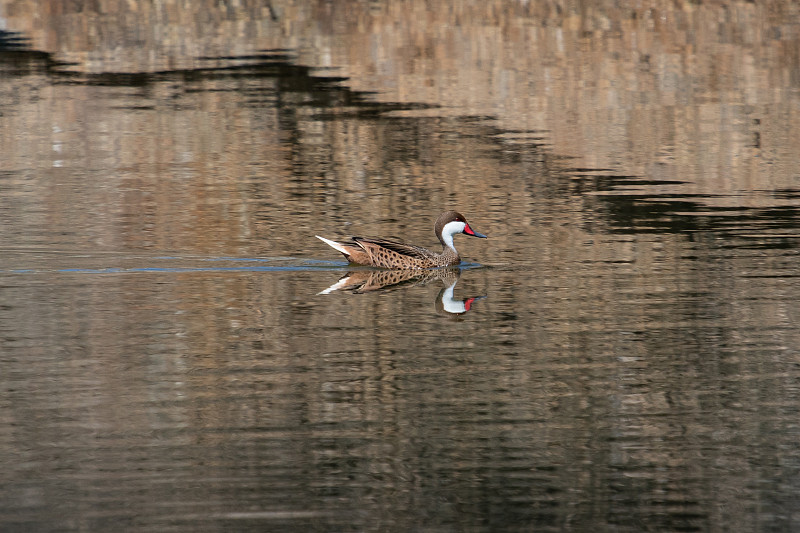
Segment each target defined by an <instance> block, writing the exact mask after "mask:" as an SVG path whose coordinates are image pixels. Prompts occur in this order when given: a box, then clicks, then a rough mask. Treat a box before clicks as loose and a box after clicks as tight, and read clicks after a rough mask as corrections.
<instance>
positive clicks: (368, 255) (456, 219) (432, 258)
mask: <svg viewBox="0 0 800 533" xmlns="http://www.w3.org/2000/svg"><path fill="white" fill-rule="evenodd" d="M434 229H435V231H436V237H438V238H439V242H441V243H442V251H441V253H437V252H434V251H431V250H428V249H427V248H423V247H421V246H413V245H411V244H406V243H404V242H401V241H393V240H389V239H379V238H366V237H353V238H352V239H351V240H350V241H348V242H337V241H333V240H330V239H326V238H325V237H320V236H319V235H316V237H317V238H318V239H320V240H321V241H322V242H324V243H325V244H327V245H328V246H330V247H332V248H334V249H335V250H338V251H339V252H341V253H342V254H343V255H344V256H345V258H346V259H347V260H348V261H349V262H350V263H351V264H355V265H363V266H372V267H378V268H388V269H429V268H440V267H449V266H454V265H458V264H459V263H461V256H459V255H458V251H457V250H456V247H455V245H454V244H453V236H454V235H456V234H457V233H463V234H464V235H469V236H470V237H478V238H479V239H487V238H488V237H487V236H486V235H484V234H482V233H478V232H477V231H475V230H473V229H472V228H471V227H470V225H469V223H468V222H467V219H466V218H464V215H462V214H461V213H459V212H457V211H445V212H444V213H442V214H441V215H439V218H437V219H436V224H435V225H434Z"/></svg>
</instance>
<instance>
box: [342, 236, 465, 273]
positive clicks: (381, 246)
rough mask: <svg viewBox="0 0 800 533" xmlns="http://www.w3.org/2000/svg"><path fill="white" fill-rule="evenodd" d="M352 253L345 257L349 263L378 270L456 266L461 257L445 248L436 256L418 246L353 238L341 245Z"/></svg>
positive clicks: (434, 253)
mask: <svg viewBox="0 0 800 533" xmlns="http://www.w3.org/2000/svg"><path fill="white" fill-rule="evenodd" d="M343 245H344V246H345V247H346V248H347V249H348V251H350V249H352V253H351V254H350V255H349V256H348V257H347V259H348V260H349V261H350V262H351V263H356V264H359V265H370V266H376V267H380V268H412V269H413V268H438V267H445V266H452V265H457V264H459V263H460V262H461V257H459V255H458V254H457V253H455V252H453V250H451V249H450V248H448V247H445V248H444V250H443V251H442V253H440V254H437V253H436V252H432V251H430V250H428V249H426V248H422V247H420V246H412V245H410V244H405V243H402V242H396V241H388V240H385V239H367V238H363V237H353V242H352V243H343Z"/></svg>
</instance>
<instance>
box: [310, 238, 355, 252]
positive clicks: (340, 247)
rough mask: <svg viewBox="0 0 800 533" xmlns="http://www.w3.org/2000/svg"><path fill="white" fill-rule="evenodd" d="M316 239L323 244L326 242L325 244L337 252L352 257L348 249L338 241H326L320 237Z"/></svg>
mask: <svg viewBox="0 0 800 533" xmlns="http://www.w3.org/2000/svg"><path fill="white" fill-rule="evenodd" d="M315 237H316V238H317V239H319V240H321V241H322V242H324V243H325V244H327V245H328V246H330V247H331V248H333V249H335V250H339V251H340V252H342V253H343V254H344V255H350V252H348V251H347V248H345V247H344V245H342V244H339V243H338V242H336V241H332V240H330V239H326V238H325V237H320V236H319V235H315Z"/></svg>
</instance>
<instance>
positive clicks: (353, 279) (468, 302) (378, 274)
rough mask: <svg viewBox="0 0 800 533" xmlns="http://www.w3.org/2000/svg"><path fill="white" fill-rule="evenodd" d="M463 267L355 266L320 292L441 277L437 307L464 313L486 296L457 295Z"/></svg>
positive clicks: (381, 288) (379, 288)
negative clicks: (433, 268) (416, 268)
mask: <svg viewBox="0 0 800 533" xmlns="http://www.w3.org/2000/svg"><path fill="white" fill-rule="evenodd" d="M460 277H461V269H459V268H446V269H436V270H354V271H350V272H348V273H347V274H345V275H344V276H342V278H341V279H340V280H339V281H337V282H336V283H334V284H333V285H331V286H330V287H328V288H327V289H325V290H324V291H321V292H320V293H319V294H330V293H332V292H335V291H349V292H352V293H354V294H364V293H368V292H388V291H393V290H397V289H401V288H408V287H415V286H417V285H427V284H428V283H431V282H432V281H436V280H441V282H442V283H443V284H444V288H443V289H442V290H440V291H439V294H438V295H437V296H436V311H437V312H438V313H441V314H444V315H450V316H453V315H463V314H464V313H466V312H467V311H469V310H470V309H471V308H472V304H473V303H474V302H475V300H480V299H482V298H485V296H474V297H472V298H466V299H464V300H457V299H455V298H454V291H455V287H456V284H457V283H458V280H459V278H460Z"/></svg>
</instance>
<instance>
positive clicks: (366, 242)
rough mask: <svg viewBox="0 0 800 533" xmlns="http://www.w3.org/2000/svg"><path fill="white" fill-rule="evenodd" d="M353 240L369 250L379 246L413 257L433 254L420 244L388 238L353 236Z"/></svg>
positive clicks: (421, 257) (428, 256)
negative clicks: (414, 244)
mask: <svg viewBox="0 0 800 533" xmlns="http://www.w3.org/2000/svg"><path fill="white" fill-rule="evenodd" d="M353 242H355V243H356V244H358V245H359V246H361V247H362V248H364V249H365V250H369V248H371V247H374V246H379V247H381V248H385V249H387V250H391V251H393V252H395V253H398V254H400V255H404V256H407V257H413V258H415V259H429V258H430V257H431V256H433V255H434V254H433V252H431V251H430V250H427V249H425V248H422V247H421V246H413V245H411V244H406V243H404V242H400V241H392V240H389V239H376V238H371V237H369V238H368V237H353Z"/></svg>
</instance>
